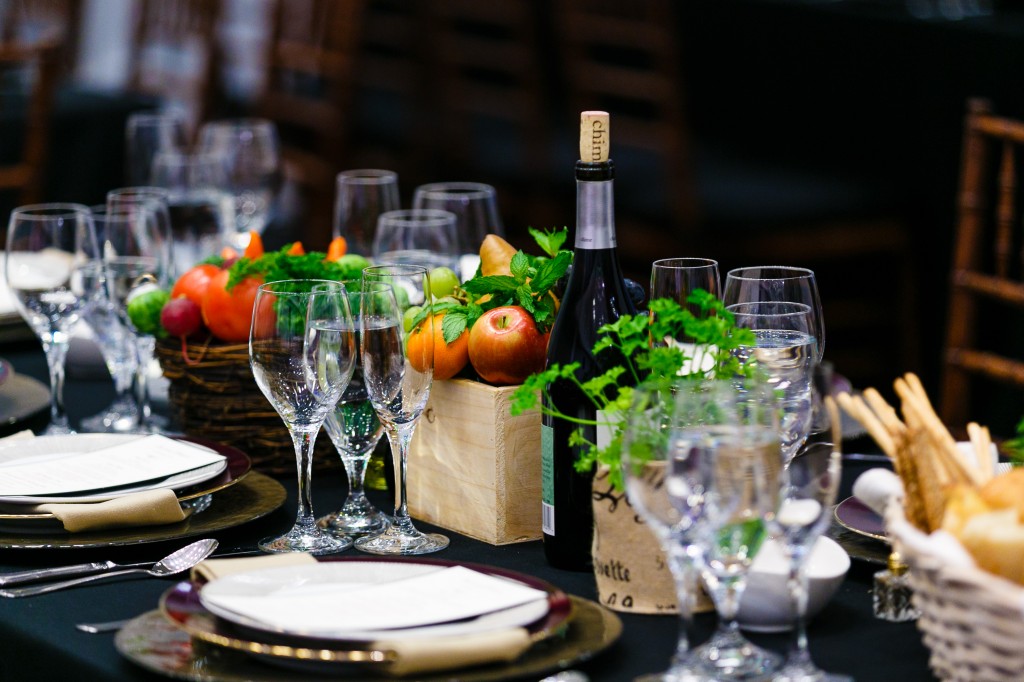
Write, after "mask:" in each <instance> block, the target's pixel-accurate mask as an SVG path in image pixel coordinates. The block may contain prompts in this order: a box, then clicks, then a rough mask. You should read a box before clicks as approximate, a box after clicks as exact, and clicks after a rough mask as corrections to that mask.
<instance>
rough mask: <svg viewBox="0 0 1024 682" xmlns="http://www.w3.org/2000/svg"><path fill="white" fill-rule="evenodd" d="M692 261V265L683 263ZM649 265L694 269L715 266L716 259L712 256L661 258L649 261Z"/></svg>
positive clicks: (716, 264) (716, 265)
mask: <svg viewBox="0 0 1024 682" xmlns="http://www.w3.org/2000/svg"><path fill="white" fill-rule="evenodd" d="M683 263H693V265H683ZM651 267H652V268H654V267H659V268H668V269H673V270H695V269H698V268H717V267H718V261H716V260H714V259H712V258H691V257H681V258H661V259H659V260H656V261H654V262H653V263H651Z"/></svg>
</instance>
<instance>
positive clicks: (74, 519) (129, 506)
mask: <svg viewBox="0 0 1024 682" xmlns="http://www.w3.org/2000/svg"><path fill="white" fill-rule="evenodd" d="M23 509H26V510H31V511H33V512H46V513H49V514H53V515H54V516H56V517H57V518H58V519H59V520H60V522H61V523H62V524H64V530H66V531H68V532H69V533H81V532H84V531H89V530H107V529H110V528H134V527H137V526H160V525H164V524H167V523H178V522H180V521H184V520H185V519H186V518H188V516H189V515H190V514H191V513H192V511H191V510H189V511H184V510H182V508H181V504H180V503H179V502H178V497H177V496H176V495H175V494H174V491H173V490H170V489H167V488H162V489H160V490H146V491H143V492H138V493H132V494H130V495H125V496H123V497H115V498H114V499H112V500H106V501H104V502H87V503H85V502H83V503H79V502H75V503H70V502H51V503H47V504H37V505H34V506H32V507H23Z"/></svg>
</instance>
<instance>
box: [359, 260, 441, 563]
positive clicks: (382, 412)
mask: <svg viewBox="0 0 1024 682" xmlns="http://www.w3.org/2000/svg"><path fill="white" fill-rule="evenodd" d="M363 294H364V295H363V308H362V311H361V313H360V333H361V334H362V339H361V340H360V352H361V356H362V361H363V379H364V380H365V381H366V392H367V393H368V394H369V396H370V402H371V403H372V404H373V409H375V410H376V411H377V417H378V418H379V419H380V420H381V422H383V423H384V431H385V433H387V436H388V441H389V443H390V445H391V456H392V459H393V460H394V463H395V478H396V481H395V483H396V488H397V490H396V491H395V493H396V494H395V513H394V516H393V518H392V522H391V525H390V526H388V528H387V530H385V531H384V532H383V533H381V534H379V535H374V536H368V537H362V538H359V539H358V540H356V549H360V550H362V551H364V552H370V553H371V554H426V553H429V552H436V551H438V550H441V549H444V548H445V547H447V546H448V538H446V537H445V536H443V535H440V534H438V533H422V532H420V531H419V530H417V529H416V527H415V526H414V525H413V523H412V519H411V518H410V517H409V510H408V506H407V502H406V465H407V461H408V455H409V442H410V441H411V440H412V436H413V433H414V432H415V430H416V423H417V422H418V421H419V418H420V415H421V414H423V409H424V408H425V407H426V405H427V398H428V397H429V395H430V384H431V382H432V381H433V378H434V344H433V333H432V330H431V324H432V322H433V317H431V316H427V317H426V318H425V321H424V325H423V327H421V328H417V329H419V331H415V332H412V333H410V335H409V337H408V338H405V335H404V334H403V316H404V313H405V309H406V308H407V307H408V306H410V305H424V304H428V303H430V300H429V296H430V275H429V273H428V272H427V269H426V268H424V267H421V266H415V265H375V266H372V267H369V268H366V269H365V270H363ZM416 335H422V337H421V338H419V339H417V338H416Z"/></svg>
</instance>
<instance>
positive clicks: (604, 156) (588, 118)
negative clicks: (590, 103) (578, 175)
mask: <svg viewBox="0 0 1024 682" xmlns="http://www.w3.org/2000/svg"><path fill="white" fill-rule="evenodd" d="M610 132H611V125H610V123H609V120H608V112H606V111H584V112H582V113H581V114H580V161H584V162H586V163H604V162H605V161H607V160H608V149H609V147H610V146H611V140H610Z"/></svg>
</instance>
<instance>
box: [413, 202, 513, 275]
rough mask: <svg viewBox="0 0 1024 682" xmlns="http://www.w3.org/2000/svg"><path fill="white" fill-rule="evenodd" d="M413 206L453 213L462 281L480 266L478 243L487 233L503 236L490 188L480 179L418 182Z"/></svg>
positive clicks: (503, 229)
mask: <svg viewBox="0 0 1024 682" xmlns="http://www.w3.org/2000/svg"><path fill="white" fill-rule="evenodd" d="M412 207H413V208H433V209H438V210H442V211H449V212H451V213H454V214H455V219H456V228H457V233H458V245H457V253H459V254H460V255H459V267H458V269H456V273H458V275H459V279H461V280H463V281H465V280H467V279H470V278H471V277H472V276H473V275H474V274H476V270H477V267H479V265H480V255H479V253H480V243H481V242H483V240H484V237H486V236H487V235H488V234H496V235H498V236H499V237H504V236H505V227H504V225H503V224H502V222H501V215H500V214H499V213H498V198H497V193H496V192H495V191H494V187H492V186H491V185H485V184H483V183H480V182H434V183H430V184H427V185H420V186H419V187H417V188H416V190H415V191H414V192H413V197H412Z"/></svg>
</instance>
